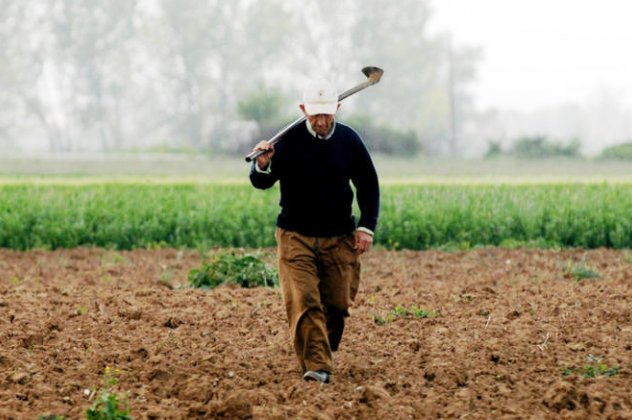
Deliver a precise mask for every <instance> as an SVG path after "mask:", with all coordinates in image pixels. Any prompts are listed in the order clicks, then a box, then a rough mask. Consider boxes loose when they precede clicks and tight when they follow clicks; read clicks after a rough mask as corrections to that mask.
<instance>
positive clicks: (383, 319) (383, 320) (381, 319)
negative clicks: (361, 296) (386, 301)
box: [371, 313, 394, 325]
mask: <svg viewBox="0 0 632 420" xmlns="http://www.w3.org/2000/svg"><path fill="white" fill-rule="evenodd" d="M371 317H372V318H373V322H375V323H376V324H377V325H386V324H388V323H389V322H392V321H393V319H394V317H393V316H392V314H390V313H389V314H387V315H386V316H385V315H382V314H380V313H372V314H371Z"/></svg>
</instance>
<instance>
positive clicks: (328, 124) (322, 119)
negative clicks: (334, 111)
mask: <svg viewBox="0 0 632 420" xmlns="http://www.w3.org/2000/svg"><path fill="white" fill-rule="evenodd" d="M338 107H340V105H338ZM301 110H302V111H303V113H304V114H305V116H306V117H307V121H309V124H310V125H311V126H312V128H313V129H314V131H315V132H316V134H318V135H319V136H321V137H325V136H326V135H327V134H329V132H330V131H331V128H332V127H333V125H334V119H335V116H334V115H330V114H316V115H307V113H306V112H305V107H304V105H301Z"/></svg>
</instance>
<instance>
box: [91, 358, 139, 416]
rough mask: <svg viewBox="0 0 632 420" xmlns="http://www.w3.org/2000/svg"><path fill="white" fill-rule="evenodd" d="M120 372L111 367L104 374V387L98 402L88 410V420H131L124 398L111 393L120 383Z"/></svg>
mask: <svg viewBox="0 0 632 420" xmlns="http://www.w3.org/2000/svg"><path fill="white" fill-rule="evenodd" d="M118 375H119V372H118V370H114V371H112V369H110V367H109V366H106V367H105V371H104V373H103V387H102V388H101V390H100V391H99V396H98V397H97V400H96V401H95V402H94V403H93V404H92V406H91V407H90V408H89V409H88V410H86V419H88V420H129V419H131V417H130V415H129V410H128V409H127V408H126V407H121V406H120V405H123V406H125V405H126V403H125V401H124V398H123V397H121V396H119V395H117V394H115V393H113V392H112V391H111V388H112V386H114V385H116V384H117V383H118Z"/></svg>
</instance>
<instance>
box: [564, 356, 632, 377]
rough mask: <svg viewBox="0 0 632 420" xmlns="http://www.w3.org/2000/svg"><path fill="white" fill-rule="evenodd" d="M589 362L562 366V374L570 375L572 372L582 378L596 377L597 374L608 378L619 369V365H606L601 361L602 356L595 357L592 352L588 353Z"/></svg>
mask: <svg viewBox="0 0 632 420" xmlns="http://www.w3.org/2000/svg"><path fill="white" fill-rule="evenodd" d="M588 361H589V362H590V363H589V364H586V365H584V366H582V367H580V368H576V369H574V368H564V369H563V370H562V375H564V376H570V375H572V374H573V373H576V374H578V375H581V376H583V377H584V378H597V377H599V376H603V377H606V378H610V377H612V376H614V375H616V374H617V373H619V371H620V370H621V368H620V367H619V366H608V365H607V364H605V363H603V357H596V356H593V355H592V354H589V355H588Z"/></svg>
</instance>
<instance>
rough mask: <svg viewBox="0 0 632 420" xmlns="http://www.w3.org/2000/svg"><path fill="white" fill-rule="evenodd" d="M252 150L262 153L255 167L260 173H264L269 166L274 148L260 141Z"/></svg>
mask: <svg viewBox="0 0 632 420" xmlns="http://www.w3.org/2000/svg"><path fill="white" fill-rule="evenodd" d="M252 150H253V151H256V152H258V151H262V152H264V153H263V154H262V155H260V156H258V157H257V166H259V169H261V170H262V171H265V170H266V169H267V168H268V165H269V164H270V159H271V158H272V155H273V154H274V146H273V145H271V144H269V143H268V142H267V141H265V140H261V141H260V142H259V143H257V145H256V146H255V147H254V148H253V149H252Z"/></svg>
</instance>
